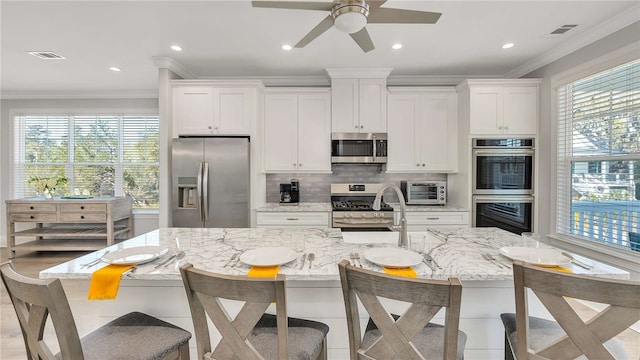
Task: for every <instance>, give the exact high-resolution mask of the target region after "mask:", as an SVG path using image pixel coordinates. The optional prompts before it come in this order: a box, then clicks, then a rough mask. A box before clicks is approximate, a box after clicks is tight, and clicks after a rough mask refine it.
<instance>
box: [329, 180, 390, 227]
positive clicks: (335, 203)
mask: <svg viewBox="0 0 640 360" xmlns="http://www.w3.org/2000/svg"><path fill="white" fill-rule="evenodd" d="M381 187H382V184H331V206H332V216H331V217H332V219H331V226H332V227H334V228H340V229H341V230H342V231H390V228H391V227H392V226H393V208H392V207H391V206H389V205H388V204H387V203H385V202H384V201H383V202H382V203H381V204H380V210H379V211H375V210H373V200H374V199H375V197H376V193H377V192H378V190H379V189H380V188H381ZM383 200H384V198H383Z"/></svg>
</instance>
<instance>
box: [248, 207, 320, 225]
mask: <svg viewBox="0 0 640 360" xmlns="http://www.w3.org/2000/svg"><path fill="white" fill-rule="evenodd" d="M256 216H257V227H283V226H286V227H288V226H293V227H296V226H300V227H328V226H330V224H329V220H330V218H331V216H330V213H329V212H325V211H317V212H311V211H309V212H307V211H304V212H302V211H288V212H283V211H278V212H260V211H259V212H257V213H256Z"/></svg>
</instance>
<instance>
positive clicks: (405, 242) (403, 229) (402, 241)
mask: <svg viewBox="0 0 640 360" xmlns="http://www.w3.org/2000/svg"><path fill="white" fill-rule="evenodd" d="M388 188H392V189H393V190H395V191H396V194H397V195H398V199H399V200H400V224H397V225H395V224H394V225H393V230H398V229H399V230H400V237H399V239H398V246H399V247H401V248H405V249H406V248H408V247H409V239H408V237H407V217H406V205H405V200H404V195H402V190H400V188H399V187H398V185H395V184H385V185H382V187H381V188H380V190H378V193H377V194H376V198H375V200H373V206H372V207H373V210H376V211H378V210H380V202H381V201H382V193H383V192H384V191H385V190H386V189H388Z"/></svg>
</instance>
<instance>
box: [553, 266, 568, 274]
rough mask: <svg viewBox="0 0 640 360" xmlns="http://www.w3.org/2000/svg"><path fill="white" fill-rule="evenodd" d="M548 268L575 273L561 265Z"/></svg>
mask: <svg viewBox="0 0 640 360" xmlns="http://www.w3.org/2000/svg"><path fill="white" fill-rule="evenodd" d="M547 269H550V270H556V271H562V272H566V273H570V274H573V271H571V270H569V269H567V268H563V267H560V266H554V267H548V268H547Z"/></svg>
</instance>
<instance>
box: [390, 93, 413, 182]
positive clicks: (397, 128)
mask: <svg viewBox="0 0 640 360" xmlns="http://www.w3.org/2000/svg"><path fill="white" fill-rule="evenodd" d="M388 107H389V109H388V110H389V117H388V118H389V123H390V124H392V125H391V126H390V127H389V133H388V136H389V144H388V147H389V155H388V162H387V170H388V171H415V170H418V169H419V166H418V165H419V160H417V157H418V156H419V154H418V152H419V147H418V146H417V141H418V140H419V137H420V135H419V134H418V133H417V131H416V123H417V122H418V119H419V118H420V97H419V95H413V94H402V95H393V94H392V95H389V106H388Z"/></svg>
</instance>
